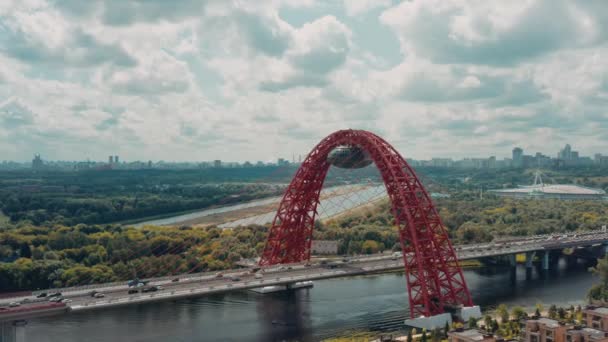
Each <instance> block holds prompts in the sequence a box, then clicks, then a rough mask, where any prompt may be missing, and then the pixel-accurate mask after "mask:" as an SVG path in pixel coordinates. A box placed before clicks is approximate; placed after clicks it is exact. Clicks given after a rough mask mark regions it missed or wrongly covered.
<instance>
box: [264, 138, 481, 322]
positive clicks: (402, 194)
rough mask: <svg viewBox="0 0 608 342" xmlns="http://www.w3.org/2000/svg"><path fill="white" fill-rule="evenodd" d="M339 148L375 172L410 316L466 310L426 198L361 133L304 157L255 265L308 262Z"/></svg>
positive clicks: (397, 163) (393, 154)
mask: <svg viewBox="0 0 608 342" xmlns="http://www.w3.org/2000/svg"><path fill="white" fill-rule="evenodd" d="M340 147H346V148H351V149H353V150H354V151H356V153H353V154H352V155H351V156H348V155H347V158H351V159H353V161H355V162H356V161H358V160H357V159H359V160H362V161H363V163H362V164H366V163H364V161H365V160H366V159H370V160H371V161H373V162H374V163H375V165H376V166H377V167H378V170H379V171H380V174H381V176H382V180H383V181H384V184H385V186H386V191H387V194H388V197H389V199H390V202H391V209H392V210H391V211H392V214H393V217H394V220H395V222H394V223H395V225H396V226H397V228H398V230H399V238H400V243H401V250H402V251H403V253H402V254H403V262H404V267H405V278H406V282H407V290H408V294H409V296H408V298H409V302H410V303H409V304H410V305H409V307H410V314H411V317H418V316H421V315H422V316H432V315H436V314H441V313H443V312H444V310H445V308H446V307H448V306H458V305H465V306H471V305H472V304H473V303H472V301H471V295H470V294H469V290H468V288H467V284H466V282H465V279H464V276H463V275H462V270H461V269H460V266H459V265H458V259H457V258H456V253H455V252H454V248H453V247H452V244H451V243H450V239H449V237H448V234H447V231H446V229H445V228H444V226H443V224H442V222H441V219H440V217H439V215H438V214H437V210H435V207H434V205H433V202H432V201H431V199H430V196H429V195H428V194H427V192H426V191H425V189H424V187H423V186H422V183H421V182H420V180H419V179H418V177H417V176H416V174H415V173H414V170H413V169H412V168H411V167H410V166H409V165H408V164H407V162H406V161H405V158H403V157H402V156H401V155H400V154H399V152H397V150H395V148H393V147H392V146H391V145H390V144H389V143H387V142H386V141H385V140H384V139H382V138H380V137H379V136H377V135H375V134H373V133H371V132H368V131H363V130H342V131H338V132H335V133H333V134H331V135H329V136H328V137H326V138H325V139H323V140H322V141H321V142H320V143H319V144H318V145H317V146H315V147H314V148H313V150H312V151H311V152H310V154H309V155H308V157H306V159H305V160H304V162H303V163H302V165H301V166H300V168H299V170H298V171H297V173H296V175H295V177H294V178H293V180H292V181H291V184H290V185H289V187H288V188H287V190H286V191H285V195H284V196H283V200H282V201H281V204H280V205H279V209H278V211H277V214H276V217H275V219H274V221H273V223H272V226H271V228H270V233H269V236H268V241H267V243H266V247H265V248H264V252H263V254H262V257H261V260H260V265H261V266H267V265H276V264H285V263H296V262H302V261H307V260H309V259H310V252H311V242H312V232H313V228H314V222H315V218H316V215H317V205H318V203H319V195H320V193H321V189H322V187H323V182H324V180H325V176H326V175H327V171H328V170H329V167H330V166H331V164H330V160H329V158H328V157H329V154H330V152H332V151H333V150H335V149H336V148H340ZM361 156H364V157H361Z"/></svg>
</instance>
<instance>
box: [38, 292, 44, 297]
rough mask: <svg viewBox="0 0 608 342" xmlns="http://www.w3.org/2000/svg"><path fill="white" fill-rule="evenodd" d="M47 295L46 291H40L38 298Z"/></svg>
mask: <svg viewBox="0 0 608 342" xmlns="http://www.w3.org/2000/svg"><path fill="white" fill-rule="evenodd" d="M44 297H46V292H42V293H39V294H38V295H37V296H36V298H44Z"/></svg>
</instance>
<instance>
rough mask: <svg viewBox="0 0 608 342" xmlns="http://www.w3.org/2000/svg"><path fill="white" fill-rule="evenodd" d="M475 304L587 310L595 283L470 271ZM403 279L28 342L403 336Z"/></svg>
mask: <svg viewBox="0 0 608 342" xmlns="http://www.w3.org/2000/svg"><path fill="white" fill-rule="evenodd" d="M464 273H465V278H466V280H467V283H468V285H469V288H470V290H471V294H472V296H473V300H474V302H475V303H476V304H478V305H481V306H482V308H484V309H492V308H493V307H495V306H496V305H497V304H498V303H505V304H507V305H509V306H512V305H521V306H525V307H533V306H534V305H535V304H536V303H537V302H542V303H545V306H548V305H549V304H559V305H564V306H565V305H570V304H574V305H576V304H582V303H583V301H582V300H583V298H584V296H585V293H586V291H587V289H589V287H591V285H592V283H593V282H594V281H597V279H594V278H593V276H592V275H591V274H590V273H589V272H588V271H587V266H586V265H583V264H578V265H576V266H571V267H566V265H565V263H563V262H562V263H560V267H559V269H558V270H556V271H553V272H552V273H551V274H548V275H546V276H544V277H543V276H541V275H539V274H537V273H536V272H533V274H532V277H531V278H530V279H529V280H526V279H525V269H523V268H518V271H517V273H518V274H517V281H516V282H515V283H514V284H513V283H512V282H511V281H510V276H509V272H508V270H506V269H504V268H481V269H469V270H465V271H464ZM408 312H409V310H408V307H407V297H406V285H405V280H404V277H403V274H401V273H391V274H382V275H373V276H362V277H354V278H341V279H332V280H323V281H316V282H315V286H314V288H312V289H303V290H297V291H294V292H291V293H275V294H266V295H261V294H257V293H253V292H249V291H243V292H235V293H230V294H223V295H211V296H206V297H201V298H197V299H188V300H177V301H173V302H164V303H149V304H142V305H138V306H129V307H122V308H114V309H108V310H104V311H93V312H85V313H79V314H73V315H65V316H58V317H46V318H41V319H35V320H32V321H31V322H30V323H29V325H28V326H27V339H28V341H35V342H82V341H87V342H101V341H111V342H122V341H125V342H127V341H128V342H144V341H146V342H161V341H162V342H165V341H184V342H185V341H239V342H240V341H262V342H268V341H285V340H287V341H296V340H297V341H318V340H322V339H325V338H331V337H340V336H345V335H346V336H348V335H352V334H356V333H360V332H362V331H372V332H375V333H379V332H391V331H397V330H401V329H402V328H403V321H404V320H405V319H406V318H407V317H408Z"/></svg>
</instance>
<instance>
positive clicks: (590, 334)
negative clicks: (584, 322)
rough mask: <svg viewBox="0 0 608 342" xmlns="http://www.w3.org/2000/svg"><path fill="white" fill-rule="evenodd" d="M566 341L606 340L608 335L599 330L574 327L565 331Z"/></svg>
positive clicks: (588, 341) (587, 341)
mask: <svg viewBox="0 0 608 342" xmlns="http://www.w3.org/2000/svg"><path fill="white" fill-rule="evenodd" d="M566 342H608V337H607V336H606V333H605V332H603V331H601V330H597V329H592V328H581V327H574V328H573V329H570V330H568V331H566Z"/></svg>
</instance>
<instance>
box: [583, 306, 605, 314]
mask: <svg viewBox="0 0 608 342" xmlns="http://www.w3.org/2000/svg"><path fill="white" fill-rule="evenodd" d="M588 311H590V312H594V313H597V314H600V315H608V308H603V307H602V308H595V309H589V310H588Z"/></svg>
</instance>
